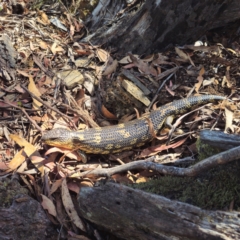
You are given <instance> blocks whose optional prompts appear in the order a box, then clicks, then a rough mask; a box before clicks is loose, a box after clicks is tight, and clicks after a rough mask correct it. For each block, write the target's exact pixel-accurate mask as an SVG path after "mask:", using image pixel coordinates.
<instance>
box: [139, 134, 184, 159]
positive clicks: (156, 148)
mask: <svg viewBox="0 0 240 240" xmlns="http://www.w3.org/2000/svg"><path fill="white" fill-rule="evenodd" d="M187 139H188V137H186V138H184V139H182V140H180V141H178V142H176V143H173V144H170V145H166V144H159V145H156V146H154V147H149V148H146V149H144V150H143V151H142V152H141V154H140V155H139V156H138V158H143V157H149V156H154V155H156V154H157V153H159V152H162V151H163V150H167V149H170V148H176V147H179V146H181V145H182V144H183V143H184V142H185V141H186V140H187Z"/></svg>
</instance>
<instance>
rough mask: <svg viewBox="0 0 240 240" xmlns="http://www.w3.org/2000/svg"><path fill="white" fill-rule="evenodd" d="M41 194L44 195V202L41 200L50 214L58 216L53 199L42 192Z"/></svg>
mask: <svg viewBox="0 0 240 240" xmlns="http://www.w3.org/2000/svg"><path fill="white" fill-rule="evenodd" d="M41 196H42V202H41V205H42V207H43V208H44V209H45V210H47V211H48V213H49V214H51V215H53V216H54V217H57V211H56V208H55V206H54V204H53V202H52V200H50V199H49V198H48V197H46V196H45V195H43V194H41Z"/></svg>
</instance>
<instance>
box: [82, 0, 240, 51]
mask: <svg viewBox="0 0 240 240" xmlns="http://www.w3.org/2000/svg"><path fill="white" fill-rule="evenodd" d="M123 9H126V2H125V1H123V0H119V1H113V0H101V1H99V4H98V6H97V7H96V9H95V10H94V11H93V12H92V16H91V17H90V18H89V19H88V20H87V21H86V25H87V27H88V29H89V31H90V35H88V36H87V37H86V38H85V39H84V41H90V42H91V43H93V44H100V45H103V44H105V46H104V47H111V49H114V50H116V51H117V52H118V54H120V55H125V54H126V53H127V52H133V53H138V54H146V53H153V52H158V51H159V50H160V49H162V48H163V47H166V46H168V45H169V44H181V45H182V44H187V43H193V42H194V41H195V40H198V39H199V38H200V37H201V36H203V35H204V34H205V33H206V31H207V30H210V29H213V28H217V27H221V26H224V25H226V24H227V23H229V22H232V21H235V20H237V19H239V17H240V4H239V1H238V0H218V1H213V0H204V1H193V0H174V1H168V0H161V1H159V0H146V1H136V4H135V5H134V6H132V7H129V9H126V10H125V11H124V10H123ZM121 11H122V13H121Z"/></svg>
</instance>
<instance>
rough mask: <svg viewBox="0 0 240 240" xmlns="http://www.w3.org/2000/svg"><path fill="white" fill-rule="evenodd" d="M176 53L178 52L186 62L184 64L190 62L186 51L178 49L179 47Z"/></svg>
mask: <svg viewBox="0 0 240 240" xmlns="http://www.w3.org/2000/svg"><path fill="white" fill-rule="evenodd" d="M175 51H176V53H177V55H178V56H179V57H180V58H181V59H182V60H184V62H188V61H189V57H188V55H187V54H186V53H185V52H184V51H182V50H181V49H179V48H177V47H175Z"/></svg>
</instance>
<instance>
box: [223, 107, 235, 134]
mask: <svg viewBox="0 0 240 240" xmlns="http://www.w3.org/2000/svg"><path fill="white" fill-rule="evenodd" d="M225 116H226V125H225V129H224V132H225V133H227V130H228V129H230V130H231V131H232V132H234V129H233V125H232V122H233V111H231V110H230V109H229V108H228V107H227V106H226V107H225Z"/></svg>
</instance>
